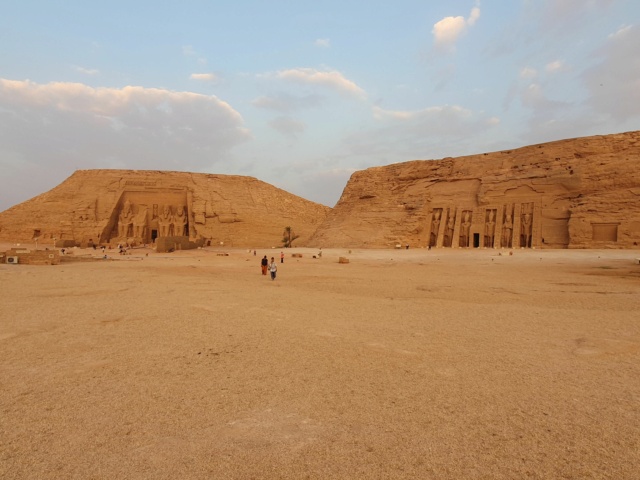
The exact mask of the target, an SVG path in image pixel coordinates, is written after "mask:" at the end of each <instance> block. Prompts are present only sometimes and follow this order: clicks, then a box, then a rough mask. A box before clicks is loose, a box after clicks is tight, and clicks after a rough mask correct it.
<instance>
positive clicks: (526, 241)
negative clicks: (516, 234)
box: [522, 213, 531, 248]
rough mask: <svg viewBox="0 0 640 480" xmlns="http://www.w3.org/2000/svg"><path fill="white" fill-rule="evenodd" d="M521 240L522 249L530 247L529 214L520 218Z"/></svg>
mask: <svg viewBox="0 0 640 480" xmlns="http://www.w3.org/2000/svg"><path fill="white" fill-rule="evenodd" d="M522 240H523V245H522V246H523V247H526V248H530V247H531V214H530V213H525V214H524V215H523V216H522Z"/></svg>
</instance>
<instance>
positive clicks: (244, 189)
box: [0, 170, 330, 247]
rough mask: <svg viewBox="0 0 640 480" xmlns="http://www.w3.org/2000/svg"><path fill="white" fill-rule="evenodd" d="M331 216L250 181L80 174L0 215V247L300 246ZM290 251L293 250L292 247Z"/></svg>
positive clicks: (136, 173) (173, 174)
mask: <svg viewBox="0 0 640 480" xmlns="http://www.w3.org/2000/svg"><path fill="white" fill-rule="evenodd" d="M329 210H330V208H329V207H326V206H324V205H319V204H316V203H313V202H310V201H308V200H305V199H303V198H300V197H297V196H295V195H292V194H290V193H287V192H285V191H284V190H280V189H278V188H276V187H274V186H272V185H269V184H267V183H265V182H261V181H259V180H257V179H255V178H252V177H243V176H233V175H207V174H198V173H184V172H161V171H133V170H79V171H77V172H75V173H74V174H73V175H72V176H71V177H69V178H68V179H67V180H65V181H64V182H63V183H61V184H60V185H58V186H57V187H55V188H54V189H52V190H50V191H48V192H46V193H43V194H42V195H39V196H37V197H34V198H32V199H31V200H28V201H26V202H24V203H21V204H19V205H16V206H14V207H12V208H10V209H8V210H5V211H4V212H1V213H0V240H5V241H10V242H17V241H31V240H32V239H33V238H38V239H39V240H40V241H41V243H43V244H44V243H51V242H52V241H53V240H54V239H56V240H57V241H65V240H67V241H69V240H70V241H73V242H75V243H78V244H82V243H91V242H93V243H100V244H107V243H118V242H125V241H126V242H129V243H152V242H154V241H155V239H157V238H162V237H189V238H190V239H197V240H203V239H204V240H206V241H207V242H209V241H210V242H211V243H212V244H216V245H219V244H220V242H223V244H224V245H225V246H235V247H266V246H269V247H271V246H280V245H282V234H283V231H284V228H285V227H287V226H290V227H291V228H292V229H293V231H294V232H295V234H296V235H299V236H300V238H299V239H298V240H297V241H296V244H298V243H299V244H303V243H304V242H305V241H306V240H307V239H308V238H309V237H310V236H311V234H312V233H313V232H314V231H315V230H316V228H317V227H318V225H319V224H320V223H322V221H323V220H324V218H325V217H326V215H327V213H328V212H329ZM294 245H295V244H294Z"/></svg>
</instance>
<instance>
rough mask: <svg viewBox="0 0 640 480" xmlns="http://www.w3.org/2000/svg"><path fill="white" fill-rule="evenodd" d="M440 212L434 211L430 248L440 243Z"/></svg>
mask: <svg viewBox="0 0 640 480" xmlns="http://www.w3.org/2000/svg"><path fill="white" fill-rule="evenodd" d="M440 215H442V212H441V211H440V210H434V211H433V219H432V220H431V238H430V240H429V246H431V247H435V246H436V243H437V241H438V232H439V231H440Z"/></svg>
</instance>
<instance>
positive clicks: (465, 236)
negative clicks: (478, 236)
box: [460, 210, 471, 247]
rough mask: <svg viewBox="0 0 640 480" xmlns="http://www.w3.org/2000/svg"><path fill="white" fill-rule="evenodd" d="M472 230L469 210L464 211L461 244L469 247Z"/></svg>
mask: <svg viewBox="0 0 640 480" xmlns="http://www.w3.org/2000/svg"><path fill="white" fill-rule="evenodd" d="M470 230H471V219H470V218H469V211H468V210H467V211H466V212H464V215H463V216H462V225H461V228H460V239H461V240H462V241H461V242H460V246H462V247H468V246H469V232H470Z"/></svg>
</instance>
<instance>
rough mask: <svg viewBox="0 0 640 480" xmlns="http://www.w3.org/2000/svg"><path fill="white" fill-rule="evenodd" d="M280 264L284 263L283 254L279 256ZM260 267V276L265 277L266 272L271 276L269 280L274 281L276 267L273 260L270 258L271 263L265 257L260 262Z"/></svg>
mask: <svg viewBox="0 0 640 480" xmlns="http://www.w3.org/2000/svg"><path fill="white" fill-rule="evenodd" d="M280 263H284V254H280ZM260 267H261V268H262V275H266V274H267V271H269V273H270V274H271V280H275V279H276V272H277V271H278V265H277V264H276V260H275V258H273V257H271V262H269V260H268V259H267V256H266V255H265V256H264V257H263V258H262V260H260Z"/></svg>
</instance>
